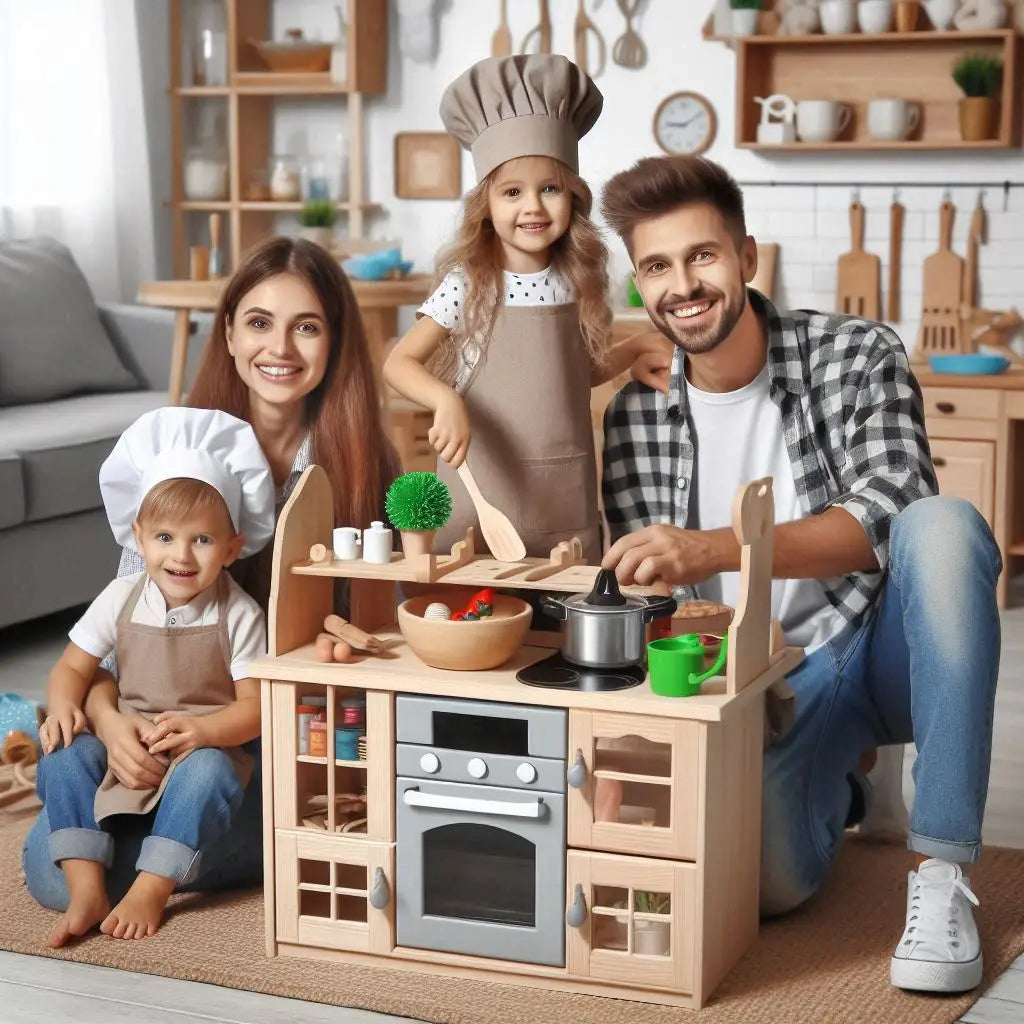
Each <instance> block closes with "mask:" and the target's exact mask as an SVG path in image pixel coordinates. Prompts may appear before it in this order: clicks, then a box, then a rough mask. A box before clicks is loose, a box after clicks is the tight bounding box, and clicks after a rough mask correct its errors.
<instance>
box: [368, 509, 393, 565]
mask: <svg viewBox="0 0 1024 1024" xmlns="http://www.w3.org/2000/svg"><path fill="white" fill-rule="evenodd" d="M391 547H392V541H391V531H390V530H389V529H388V528H387V527H386V526H385V525H384V524H383V523H382V522H381V521H380V520H379V519H375V520H374V521H373V522H372V523H370V525H369V526H368V527H367V528H366V529H365V530H363V561H364V562H376V563H377V564H379V565H387V564H388V563H389V562H390V561H391Z"/></svg>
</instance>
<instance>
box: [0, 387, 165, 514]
mask: <svg viewBox="0 0 1024 1024" xmlns="http://www.w3.org/2000/svg"><path fill="white" fill-rule="evenodd" d="M166 404H167V393H166V392H165V391H126V392H123V393H122V394H118V395H79V396H77V397H75V398H65V399H64V400H62V401H60V402H40V403H38V404H36V405H18V406H10V407H8V408H6V409H0V438H3V446H4V448H5V449H6V450H8V451H13V452H17V454H18V455H19V456H20V457H21V475H22V479H23V481H24V488H23V489H24V503H25V513H24V519H25V521H26V522H30V523H31V522H36V521H38V520H41V519H51V518H53V517H54V516H64V515H69V514H71V513H73V512H83V511H86V510H87V509H93V508H100V507H101V506H102V504H103V502H102V500H101V498H100V485H99V472H100V465H101V463H102V462H103V460H104V459H105V458H106V457H107V456H108V455H109V454H110V452H111V449H112V448H113V447H114V443H115V442H116V441H117V439H118V438H119V437H120V436H121V434H122V432H123V431H124V430H125V429H126V428H127V427H128V426H129V425H130V424H131V423H133V422H134V421H135V420H136V419H138V418H139V417H140V416H141V415H142V414H143V413H144V412H149V411H150V409H157V408H159V407H160V406H162V405H166Z"/></svg>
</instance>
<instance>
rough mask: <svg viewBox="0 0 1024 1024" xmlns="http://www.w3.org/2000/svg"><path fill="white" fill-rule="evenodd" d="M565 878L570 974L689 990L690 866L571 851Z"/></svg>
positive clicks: (692, 936)
mask: <svg viewBox="0 0 1024 1024" xmlns="http://www.w3.org/2000/svg"><path fill="white" fill-rule="evenodd" d="M566 881H567V886H566V907H567V920H568V921H569V922H570V923H569V924H568V925H567V927H566V929H565V935H566V939H565V953H566V960H565V962H566V968H567V969H568V972H569V974H570V975H576V976H578V977H585V978H598V979H600V980H602V981H610V982H618V983H620V984H627V985H637V986H639V987H650V988H667V989H673V990H675V991H677V992H686V993H690V992H692V991H693V974H694V952H695V950H696V948H697V943H698V942H699V941H700V936H698V935H697V934H696V924H697V915H696V906H695V904H696V891H697V869H696V867H695V866H694V865H692V864H677V863H672V862H671V861H665V860H654V859H653V858H649V857H618V856H614V855H612V854H607V853H587V852H584V851H580V850H570V851H569V853H568V860H567V868H566ZM574 904H575V906H574ZM581 918H582V920H581Z"/></svg>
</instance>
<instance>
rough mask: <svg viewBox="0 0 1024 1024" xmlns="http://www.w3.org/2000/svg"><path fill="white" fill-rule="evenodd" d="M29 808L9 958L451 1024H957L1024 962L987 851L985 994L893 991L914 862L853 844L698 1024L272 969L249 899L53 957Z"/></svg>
mask: <svg viewBox="0 0 1024 1024" xmlns="http://www.w3.org/2000/svg"><path fill="white" fill-rule="evenodd" d="M28 803H29V802H28V801H26V806H25V807H24V808H22V813H21V814H12V813H11V812H12V810H13V809H12V808H8V809H7V810H6V811H5V812H3V813H2V814H0V948H3V949H8V950H12V951H15V952H18V953H37V954H40V955H44V956H56V957H59V958H61V959H66V960H76V961H79V962H83V963H92V964H100V965H102V966H104V967H115V968H121V969H123V970H126V971H139V972H141V973H144V974H159V975H165V976H167V977H172V978H182V979H185V980H188V981H202V982H208V983H211V984H214V985H223V986H225V987H228V988H239V989H248V990H250V991H252V992H265V993H269V994H272V995H279V996H290V997H292V998H295V999H305V1000H309V1001H311V1002H320V1003H334V1004H336V1005H339V1006H354V1007H361V1008H364V1009H368V1010H377V1011H380V1012H382V1013H391V1014H396V1015H399V1016H407V1017H414V1018H420V1019H423V1020H427V1021H438V1022H444V1024H520V1022H521V1024H547V1022H549V1021H570V1022H573V1024H622V1022H623V1021H629V1022H630V1024H668V1022H676V1021H684V1020H685V1021H691V1020H695V1019H696V1020H697V1021H699V1024H762V1022H769V1021H770V1022H773V1024H774V1022H793V1024H796V1022H800V1024H864V1022H872V1024H874V1022H879V1024H903V1022H906V1024H952V1022H953V1021H956V1020H957V1019H958V1018H959V1017H960V1016H961V1015H962V1014H963V1013H965V1012H966V1010H967V1009H968V1007H969V1006H971V1004H972V1003H973V1002H974V1001H975V1000H976V999H977V998H978V997H979V996H980V994H981V992H982V990H983V989H984V988H985V987H987V986H988V985H990V984H991V983H992V981H993V979H994V978H995V977H997V976H998V975H999V974H1000V973H1001V972H1002V971H1003V970H1005V968H1006V967H1007V966H1008V965H1009V964H1010V963H1012V961H1013V960H1014V959H1016V957H1017V956H1018V955H1019V954H1020V953H1021V952H1022V951H1024V899H1022V897H1024V851H1018V850H1004V849H989V850H986V851H985V856H984V858H983V859H982V860H981V861H980V862H979V863H978V864H976V865H974V866H973V867H972V869H971V880H972V884H973V886H974V888H975V890H976V891H977V893H978V894H979V896H980V898H981V909H980V911H978V914H977V919H978V924H979V927H980V929H981V937H982V943H983V948H984V952H985V965H986V966H985V979H984V982H983V983H982V986H981V988H979V989H978V990H977V991H976V992H975V993H972V994H970V995H967V996H955V997H952V996H940V997H935V996H923V995H909V994H907V993H904V992H900V991H898V990H895V989H891V988H890V987H889V957H890V955H891V953H892V950H893V947H894V945H895V943H896V940H897V939H898V938H899V934H900V931H901V929H902V926H903V913H904V906H905V899H906V871H907V868H908V864H909V860H908V858H909V855H908V854H907V852H906V851H905V850H904V849H902V848H900V847H894V846H877V845H870V844H868V843H863V842H857V841H851V842H849V843H847V844H846V847H845V848H844V850H843V852H842V854H841V855H840V858H839V862H838V864H837V865H836V868H835V870H834V872H833V873H832V876H831V878H830V879H829V881H828V883H827V884H826V886H825V887H824V889H823V890H822V892H821V893H820V894H819V895H818V896H817V897H815V899H814V900H812V901H811V902H810V904H809V905H808V906H807V907H805V908H803V909H802V910H800V911H798V912H796V913H794V914H792V915H790V916H789V917H788V918H786V919H784V920H781V921H773V922H767V923H766V924H764V925H763V927H762V929H761V934H760V937H759V938H758V941H757V943H756V945H755V946H754V947H753V948H752V949H751V950H750V952H749V953H748V954H747V955H746V956H745V957H744V958H743V959H742V960H741V961H740V963H739V964H738V965H737V967H736V968H735V969H734V970H733V972H732V973H731V974H730V975H729V977H728V978H726V980H725V982H724V983H723V984H722V986H721V987H720V988H719V990H718V992H717V993H716V994H715V996H714V997H713V999H712V1001H711V1003H710V1004H709V1005H708V1006H707V1007H705V1009H703V1010H701V1011H699V1013H697V1014H694V1013H693V1012H692V1011H687V1010H680V1009H677V1008H671V1007H658V1006H650V1005H647V1004H644V1003H633V1002H626V1001H623V1000H618V999H601V998H598V997H594V996H582V995H570V994H564V993H558V992H548V991H537V990H531V989H527V988H523V987H521V986H520V987H517V986H510V985H500V984H494V983H493V982H486V981H467V980H464V979H461V978H444V977H438V976H434V975H427V974H418V973H415V972H409V971H395V970H388V969H387V968H386V967H381V968H369V967H353V966H348V965H345V964H337V965H333V964H332V965H327V964H324V963H322V962H317V961H312V960H296V959H284V958H280V959H276V960H268V959H267V958H266V957H265V956H264V953H263V898H262V893H261V892H259V891H253V890H246V891H241V892H233V893H222V894H218V895H216V896H195V895H193V896H182V897H175V899H174V901H173V909H172V911H171V913H170V916H169V918H168V920H167V921H166V923H165V924H164V926H163V927H162V928H161V930H160V932H159V934H158V935H156V936H155V937H154V938H152V939H147V940H144V941H137V942H124V941H118V940H116V939H111V938H108V937H106V936H102V935H95V936H93V937H91V938H88V939H85V940H84V941H82V942H80V943H78V944H77V945H75V946H73V947H71V948H69V949H64V950H59V951H55V952H53V951H49V950H45V949H44V948H43V942H44V940H45V938H46V935H47V932H48V931H49V929H50V927H51V926H52V924H53V921H54V919H55V915H54V914H53V913H52V912H49V911H45V910H41V909H40V908H39V906H38V905H37V904H36V903H35V901H34V900H33V899H32V897H31V896H29V895H28V893H27V892H26V890H25V886H24V881H23V875H22V868H21V844H22V840H23V838H24V836H25V834H26V832H27V831H28V827H29V824H30V823H31V817H30V815H29V813H28ZM0 1016H2V1014H0Z"/></svg>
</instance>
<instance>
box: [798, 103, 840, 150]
mask: <svg viewBox="0 0 1024 1024" xmlns="http://www.w3.org/2000/svg"><path fill="white" fill-rule="evenodd" d="M852 117H853V108H852V107H851V106H850V105H849V104H847V103H840V102H839V100H799V101H798V102H797V105H796V134H797V136H798V138H799V139H800V141H801V142H832V141H833V140H834V139H837V138H839V136H840V135H842V134H843V132H844V131H845V130H846V126H847V125H848V124H849V123H850V119H851V118H852Z"/></svg>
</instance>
